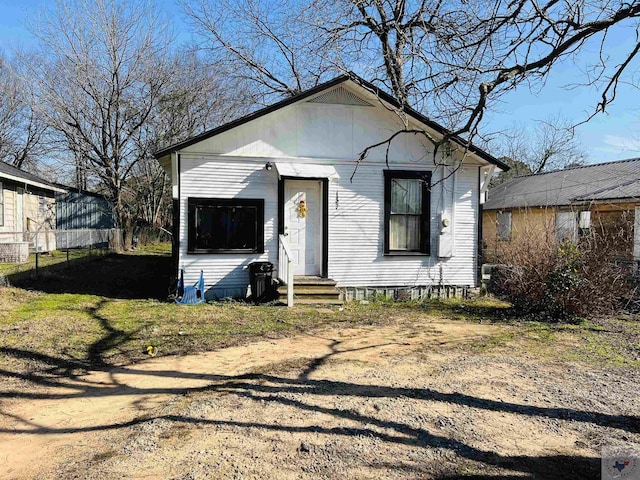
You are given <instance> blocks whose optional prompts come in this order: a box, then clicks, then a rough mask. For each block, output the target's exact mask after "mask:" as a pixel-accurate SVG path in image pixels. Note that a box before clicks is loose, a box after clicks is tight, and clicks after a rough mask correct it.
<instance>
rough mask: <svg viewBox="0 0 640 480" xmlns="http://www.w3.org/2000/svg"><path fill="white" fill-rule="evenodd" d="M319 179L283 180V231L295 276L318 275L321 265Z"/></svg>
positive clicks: (320, 190)
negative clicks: (287, 241)
mask: <svg viewBox="0 0 640 480" xmlns="http://www.w3.org/2000/svg"><path fill="white" fill-rule="evenodd" d="M321 192H322V189H321V182H320V181H317V180H285V189H284V195H285V197H284V198H285V205H284V233H285V235H287V239H288V240H289V244H290V245H291V254H292V256H293V263H294V271H293V272H294V274H295V275H320V273H321V267H322V201H321V200H322V199H321Z"/></svg>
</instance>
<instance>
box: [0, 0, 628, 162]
mask: <svg viewBox="0 0 640 480" xmlns="http://www.w3.org/2000/svg"><path fill="white" fill-rule="evenodd" d="M47 3H48V2H47V1H46V0H22V1H16V0H0V50H2V51H3V52H5V53H9V52H10V51H11V49H12V48H14V47H16V46H22V47H24V48H26V49H29V48H30V47H33V46H34V39H33V38H32V37H31V35H30V33H29V32H28V30H27V29H26V27H25V25H26V22H27V20H28V19H30V18H35V15H36V14H37V12H38V11H39V10H40V9H41V8H42V7H43V6H45V5H46V4H47ZM157 4H158V5H159V7H160V8H161V9H162V10H164V11H165V13H166V14H167V15H168V16H169V17H170V18H172V20H173V21H174V22H175V23H176V28H177V29H178V32H177V33H178V34H179V38H180V39H181V40H188V39H189V38H190V34H189V33H187V32H186V30H187V29H186V26H185V25H184V24H183V23H182V22H181V21H180V16H181V13H180V9H179V8H178V7H177V6H176V5H175V2H174V1H173V0H158V1H157ZM181 32H184V33H181ZM611 40H612V41H611V44H613V45H616V47H614V51H612V52H610V53H611V55H612V56H614V57H615V54H616V53H618V52H619V51H623V50H624V47H625V45H626V46H628V45H629V44H631V43H633V42H635V37H634V35H633V33H632V32H631V31H629V30H622V29H621V30H618V31H615V32H612V39H611ZM627 51H628V50H627ZM590 53H591V56H592V58H596V54H597V52H596V51H595V50H594V51H592V52H590ZM587 61H588V60H587ZM557 67H558V68H557V69H556V70H554V72H553V74H552V75H551V76H550V77H549V78H548V80H547V82H546V85H545V86H544V87H543V88H542V89H540V90H539V91H535V92H530V91H529V90H528V89H527V88H526V87H525V88H519V89H518V90H517V91H515V92H512V93H509V94H508V95H507V96H505V97H504V98H503V101H502V103H501V104H500V106H499V109H498V111H496V112H490V113H489V114H488V115H487V117H486V119H485V124H484V129H485V130H486V131H498V130H502V129H506V128H509V127H510V126H512V125H513V123H514V122H517V123H519V124H522V125H524V126H525V127H531V128H533V125H534V124H535V121H537V120H547V119H548V118H550V117H552V116H557V115H558V114H560V115H562V116H563V117H564V118H566V119H568V120H569V121H572V122H578V121H580V120H582V119H584V118H585V117H586V115H587V113H588V112H589V111H591V109H593V107H594V105H595V103H596V101H597V99H598V96H597V94H596V93H595V92H594V90H593V89H589V88H576V89H573V90H569V89H567V88H565V87H566V85H567V84H568V83H571V82H576V81H577V79H579V78H581V76H582V72H581V69H582V68H584V65H580V64H579V65H574V64H571V63H569V62H565V63H564V64H562V65H558V66H557ZM577 134H578V136H579V139H580V142H581V144H582V147H583V149H584V150H585V152H586V153H587V154H588V158H589V161H590V162H603V161H609V160H619V159H623V158H630V157H635V156H640V90H638V89H637V88H636V87H634V86H631V85H622V86H621V87H620V88H619V91H618V95H617V99H616V102H615V103H614V104H613V105H611V106H610V107H609V110H608V114H606V115H599V116H597V117H596V118H594V119H592V120H591V121H590V122H589V123H587V124H585V125H582V126H580V127H578V129H577Z"/></svg>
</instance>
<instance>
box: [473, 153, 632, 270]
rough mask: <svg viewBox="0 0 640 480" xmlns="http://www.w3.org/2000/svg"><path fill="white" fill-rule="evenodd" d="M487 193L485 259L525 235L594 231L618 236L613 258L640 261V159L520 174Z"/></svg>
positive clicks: (562, 236) (572, 235) (577, 234)
mask: <svg viewBox="0 0 640 480" xmlns="http://www.w3.org/2000/svg"><path fill="white" fill-rule="evenodd" d="M487 193H488V199H487V201H486V203H485V204H484V205H483V235H482V238H483V240H484V245H485V260H486V261H489V262H491V261H493V260H494V259H495V257H496V256H499V254H500V252H501V250H503V249H504V248H505V247H508V246H509V245H516V244H517V242H518V241H519V240H520V239H522V237H523V236H531V235H552V236H553V239H554V240H563V239H571V240H577V239H578V238H579V237H580V236H581V235H586V234H588V233H589V232H590V231H591V230H592V229H598V231H599V232H601V233H602V234H605V235H609V236H615V238H616V241H615V242H614V243H613V245H612V247H611V248H612V250H611V252H610V254H611V256H612V257H614V258H618V259H624V260H632V259H636V260H638V259H640V226H639V225H638V222H639V221H640V159H638V158H634V159H630V160H620V161H614V162H607V163H600V164H596V165H586V166H582V167H572V168H567V169H564V170H557V171H553V172H547V173H540V174H536V175H527V176H523V177H517V178H514V179H512V180H509V181H507V182H505V183H503V184H500V185H497V186H496V187H494V188H492V189H491V190H489V191H488V192H487ZM634 224H635V226H634ZM634 236H635V239H634Z"/></svg>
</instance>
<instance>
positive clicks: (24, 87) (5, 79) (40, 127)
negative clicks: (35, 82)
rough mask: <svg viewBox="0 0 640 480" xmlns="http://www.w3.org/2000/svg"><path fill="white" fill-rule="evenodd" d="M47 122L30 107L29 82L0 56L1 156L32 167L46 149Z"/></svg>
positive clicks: (9, 161)
mask: <svg viewBox="0 0 640 480" xmlns="http://www.w3.org/2000/svg"><path fill="white" fill-rule="evenodd" d="M45 133H46V126H45V125H44V123H43V122H42V121H41V120H40V118H38V116H37V115H36V114H35V112H34V109H33V98H32V96H31V89H30V85H29V84H28V83H27V82H26V81H25V80H24V79H23V78H22V77H21V75H20V72H19V71H18V70H17V68H16V65H12V64H10V63H9V62H8V61H7V60H6V59H5V58H4V57H3V56H0V160H1V161H4V162H6V163H9V164H11V165H13V166H15V167H18V168H28V167H30V168H33V167H35V166H36V165H35V164H36V163H37V161H38V159H39V158H40V157H41V156H43V155H44V154H45V153H46V152H47V150H48V149H47V144H46V142H45Z"/></svg>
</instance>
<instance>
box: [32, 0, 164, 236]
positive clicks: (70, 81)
mask: <svg viewBox="0 0 640 480" xmlns="http://www.w3.org/2000/svg"><path fill="white" fill-rule="evenodd" d="M33 31H34V34H35V35H36V36H37V37H38V38H39V40H40V42H41V46H42V62H41V63H35V62H34V63H32V64H31V74H32V76H33V78H35V79H36V81H37V91H36V95H37V100H38V106H39V107H40V112H41V113H42V115H43V117H44V118H45V120H46V121H47V123H48V124H49V125H50V126H51V128H53V129H54V130H55V131H56V132H57V134H58V135H59V136H60V137H61V138H62V139H63V140H64V141H65V142H66V147H67V148H68V150H69V151H70V152H71V153H72V154H73V156H74V158H75V159H76V160H77V159H82V160H84V161H86V166H87V167H88V169H89V170H90V171H91V173H92V174H93V175H96V176H97V178H99V180H100V182H101V184H102V186H103V188H104V190H105V193H106V194H107V197H108V198H109V200H110V202H111V203H112V206H113V209H114V213H115V217H116V219H117V223H118V226H119V227H120V228H122V229H123V233H124V240H125V248H127V246H129V245H130V240H131V231H132V221H133V212H132V211H131V209H130V208H129V207H130V206H129V204H128V203H127V201H126V199H125V196H124V194H123V193H124V187H125V183H126V180H127V179H128V178H129V176H130V175H131V173H132V171H133V169H134V167H135V165H136V164H137V163H138V162H140V161H141V160H142V159H144V158H145V154H146V153H145V152H144V151H141V149H140V148H139V145H141V144H142V143H144V141H145V139H144V138H143V135H144V134H145V133H146V131H145V129H144V128H143V126H144V125H145V123H146V122H147V121H148V119H149V117H150V116H151V114H152V112H153V109H154V106H155V105H156V103H157V101H158V99H159V98H160V97H161V95H162V92H163V89H164V88H165V86H166V85H167V83H168V74H169V73H170V72H169V69H167V68H166V63H167V60H166V59H167V53H168V47H169V37H168V36H167V34H166V31H165V26H164V25H163V24H161V23H160V22H159V19H158V16H157V14H156V13H155V11H154V9H153V8H152V5H151V4H149V3H146V2H135V3H134V2H126V1H123V0H61V1H60V2H58V3H57V4H56V9H55V10H54V11H53V12H49V13H48V14H46V15H45V16H44V17H43V18H41V19H40V21H39V22H38V23H37V24H36V25H34V28H33Z"/></svg>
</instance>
